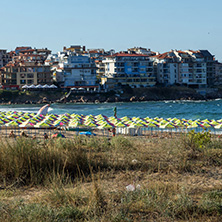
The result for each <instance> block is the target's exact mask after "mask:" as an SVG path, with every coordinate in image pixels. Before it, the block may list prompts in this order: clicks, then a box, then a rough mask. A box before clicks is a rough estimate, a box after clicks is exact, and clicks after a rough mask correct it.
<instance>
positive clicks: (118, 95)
mask: <svg viewBox="0 0 222 222" xmlns="http://www.w3.org/2000/svg"><path fill="white" fill-rule="evenodd" d="M203 91H204V92H205V93H203V92H202V91H196V90H195V89H191V88H187V87H152V88H135V89H132V88H130V89H129V88H127V89H123V90H121V91H119V92H114V91H110V92H106V93H105V92H103V93H98V92H95V93H87V92H83V93H75V92H72V93H71V94H69V93H68V92H65V91H61V90H57V91H12V90H11V91H0V105H17V104H18V105H19V104H21V105H23V104H39V105H42V104H47V103H49V104H53V103H54V104H55V103H56V104H57V103H58V104H67V103H71V104H84V103H85V104H97V103H118V102H120V103H121V102H129V103H130V102H156V101H209V100H216V99H218V100H219V99H222V89H219V88H215V89H203Z"/></svg>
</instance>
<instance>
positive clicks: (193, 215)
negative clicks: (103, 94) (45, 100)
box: [0, 136, 222, 221]
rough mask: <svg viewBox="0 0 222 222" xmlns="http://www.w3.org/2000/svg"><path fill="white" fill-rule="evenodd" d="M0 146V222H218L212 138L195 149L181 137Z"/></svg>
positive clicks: (218, 172) (217, 164) (220, 188)
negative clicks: (131, 186) (130, 186)
mask: <svg viewBox="0 0 222 222" xmlns="http://www.w3.org/2000/svg"><path fill="white" fill-rule="evenodd" d="M0 144H1V145H0V179H1V188H2V189H1V190H0V214H1V215H2V221H33V220H34V221H43V220H45V221H221V220H222V210H221V209H222V204H221V203H222V183H221V179H222V169H221V165H222V159H221V156H222V149H221V145H220V141H217V140H215V138H214V139H212V138H211V140H210V142H209V143H206V144H204V146H202V147H201V148H200V147H199V146H196V145H195V144H193V143H192V141H190V138H188V137H187V136H185V137H184V136H183V137H177V138H168V139H167V138H165V139H158V138H145V137H128V138H125V137H120V136H117V137H115V138H112V139H111V140H108V139H107V138H95V137H94V138H88V137H84V136H83V137H75V138H74V139H73V140H67V139H56V140H48V141H31V140H27V139H22V140H18V141H16V142H12V141H7V142H5V141H2V142H1V143H0ZM129 184H132V185H134V186H135V187H137V188H136V189H135V190H134V191H127V190H126V186H127V185H129Z"/></svg>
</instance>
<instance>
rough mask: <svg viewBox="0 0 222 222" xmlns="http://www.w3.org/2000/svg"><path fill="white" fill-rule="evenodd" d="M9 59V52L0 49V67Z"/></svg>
mask: <svg viewBox="0 0 222 222" xmlns="http://www.w3.org/2000/svg"><path fill="white" fill-rule="evenodd" d="M9 61H11V55H10V53H7V50H5V49H0V68H1V67H3V66H5V65H6V64H7V63H8V62H9Z"/></svg>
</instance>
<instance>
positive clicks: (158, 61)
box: [151, 50, 207, 88]
mask: <svg viewBox="0 0 222 222" xmlns="http://www.w3.org/2000/svg"><path fill="white" fill-rule="evenodd" d="M151 58H153V59H154V61H155V62H154V63H155V66H156V70H157V73H156V75H157V82H158V83H160V84H162V85H164V86H167V85H174V84H179V85H186V86H189V87H192V88H205V87H206V86H207V69H206V62H205V60H204V57H203V56H202V54H201V53H200V52H199V51H191V50H188V51H181V50H171V51H170V52H166V53H163V54H159V55H156V56H152V57H151Z"/></svg>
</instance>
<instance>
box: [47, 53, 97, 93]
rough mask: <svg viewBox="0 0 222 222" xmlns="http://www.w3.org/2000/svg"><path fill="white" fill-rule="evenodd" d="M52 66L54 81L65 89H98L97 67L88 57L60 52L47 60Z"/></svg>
mask: <svg viewBox="0 0 222 222" xmlns="http://www.w3.org/2000/svg"><path fill="white" fill-rule="evenodd" d="M46 63H47V64H50V65H51V66H52V70H53V75H54V79H55V80H56V81H57V82H59V83H60V86H61V87H65V88H86V89H87V90H89V89H91V88H92V89H94V90H95V88H98V83H97V78H96V66H95V63H94V62H92V61H91V59H90V57H89V56H88V55H78V54H76V53H73V52H71V51H68V52H59V53H57V54H54V55H51V56H50V57H48V58H47V60H46Z"/></svg>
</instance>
